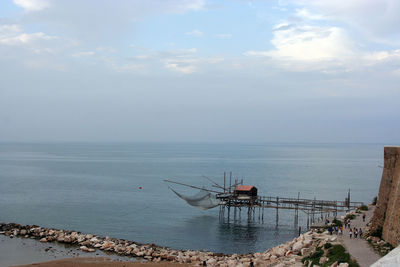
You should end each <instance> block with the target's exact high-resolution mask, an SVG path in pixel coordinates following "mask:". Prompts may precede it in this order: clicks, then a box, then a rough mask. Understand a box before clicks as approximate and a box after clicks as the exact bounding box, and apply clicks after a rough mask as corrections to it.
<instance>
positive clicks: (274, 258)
mask: <svg viewBox="0 0 400 267" xmlns="http://www.w3.org/2000/svg"><path fill="white" fill-rule="evenodd" d="M277 258H278V257H277V256H276V255H272V256H271V257H270V258H269V259H270V260H276V259H277Z"/></svg>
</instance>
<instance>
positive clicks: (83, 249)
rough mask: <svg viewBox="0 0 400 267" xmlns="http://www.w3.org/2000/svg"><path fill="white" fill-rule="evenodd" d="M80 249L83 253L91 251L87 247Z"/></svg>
mask: <svg viewBox="0 0 400 267" xmlns="http://www.w3.org/2000/svg"><path fill="white" fill-rule="evenodd" d="M79 249H80V250H82V251H86V252H88V251H89V249H88V247H87V246H81V247H80V248H79Z"/></svg>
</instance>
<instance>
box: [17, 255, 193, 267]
mask: <svg viewBox="0 0 400 267" xmlns="http://www.w3.org/2000/svg"><path fill="white" fill-rule="evenodd" d="M29 266H38V267H53V266H57V267H92V266H96V267H130V266H134V267H164V266H165V267H174V266H189V265H186V264H178V263H171V262H159V263H154V262H146V263H142V262H126V261H124V262H119V261H113V260H110V259H109V258H102V257H96V258H94V257H92V258H70V259H60V260H54V261H47V262H41V263H33V264H27V265H18V266H12V267H29Z"/></svg>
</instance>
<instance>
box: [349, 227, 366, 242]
mask: <svg viewBox="0 0 400 267" xmlns="http://www.w3.org/2000/svg"><path fill="white" fill-rule="evenodd" d="M353 234H354V238H357V236H359V238H360V239H361V238H362V234H363V231H362V229H361V228H360V229H357V228H355V227H354V228H353V230H352V229H351V228H350V230H349V235H350V238H351V237H352V235H353Z"/></svg>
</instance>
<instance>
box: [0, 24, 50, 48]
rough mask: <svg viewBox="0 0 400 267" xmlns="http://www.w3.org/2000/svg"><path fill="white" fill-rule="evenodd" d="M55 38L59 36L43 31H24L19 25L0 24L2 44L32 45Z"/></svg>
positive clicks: (0, 41) (0, 42)
mask: <svg viewBox="0 0 400 267" xmlns="http://www.w3.org/2000/svg"><path fill="white" fill-rule="evenodd" d="M54 39H57V37H56V36H49V35H47V34H45V33H43V32H36V33H24V32H22V29H21V27H20V26H19V25H15V24H13V25H0V44H3V45H30V44H33V43H36V42H39V41H48V40H54Z"/></svg>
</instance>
